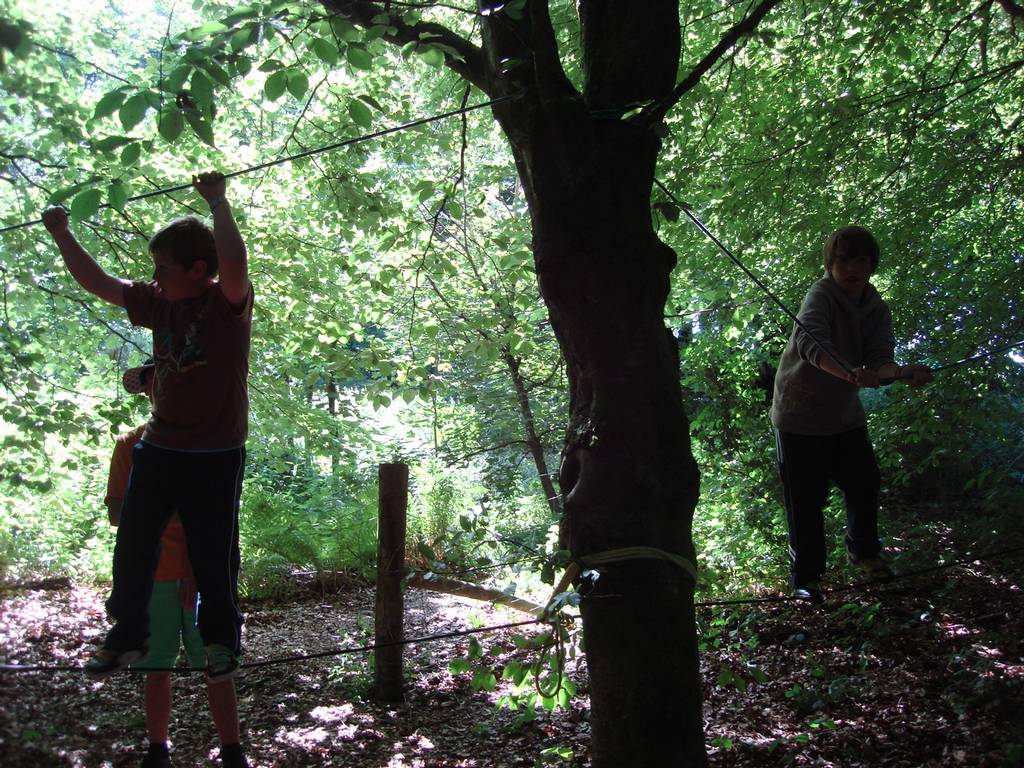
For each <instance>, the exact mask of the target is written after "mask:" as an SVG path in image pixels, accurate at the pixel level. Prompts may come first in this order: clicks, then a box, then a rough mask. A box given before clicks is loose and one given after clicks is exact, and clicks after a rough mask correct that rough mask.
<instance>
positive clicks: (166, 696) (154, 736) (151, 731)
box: [143, 672, 171, 744]
mask: <svg viewBox="0 0 1024 768" xmlns="http://www.w3.org/2000/svg"><path fill="white" fill-rule="evenodd" d="M143 698H144V700H145V704H146V734H147V735H148V736H149V742H150V743H151V744H166V743H167V731H168V729H169V727H170V722H171V674H170V673H169V672H152V673H150V674H148V675H146V685H145V692H144V694H143Z"/></svg>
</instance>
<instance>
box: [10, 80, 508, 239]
mask: <svg viewBox="0 0 1024 768" xmlns="http://www.w3.org/2000/svg"><path fill="white" fill-rule="evenodd" d="M518 97H519V94H512V95H509V96H499V97H498V98H496V99H491V100H490V101H483V102H480V103H479V104H470V105H469V106H466V107H460V108H458V109H453V110H450V111H448V112H443V113H441V114H438V115H432V116H431V117H421V118H419V119H417V120H412V121H411V122H408V123H402V124H401V125H394V126H391V127H390V128H384V129H382V130H379V131H374V132H373V133H367V134H364V135H362V136H356V137H354V138H351V139H344V140H343V141H338V142H335V143H334V144H327V145H325V146H322V147H315V148H313V149H307V150H306V151H304V152H299V153H297V154H294V155H288V156H287V157H280V158H278V159H277V160H270V161H268V162H265V163H260V164H259V165H254V166H252V167H249V168H241V169H239V170H237V171H231V172H230V173H225V174H224V178H225V179H231V178H234V177H235V176H242V175H245V174H247V173H255V172H256V171H262V170H264V169H265V168H272V167H274V166H276V165H283V164H284V163H291V162H294V161H295V160H301V159H303V158H306V157H312V156H313V155H319V154H322V153H324V152H332V151H334V150H336V149H340V148H342V147H347V146H351V145H352V144H361V143H362V142H365V141H371V140H373V139H379V138H380V137H381V136H387V135H388V134H392V133H399V132H401V131H406V130H409V129H410V128H417V127H419V126H421V125H427V124H428V123H435V122H437V121H439V120H446V119H447V118H449V117H456V116H458V115H464V114H466V113H467V112H473V111H475V110H478V109H484V108H485V107H491V106H494V105H495V104H501V103H503V102H506V101H511V100H512V99H516V98H518ZM191 188H192V183H191V182H189V183H186V184H177V185H175V186H171V187H164V188H161V189H154V190H151V191H149V192H143V193H142V194H139V195H133V196H132V197H129V198H128V199H127V200H126V201H125V202H126V203H134V202H136V201H138V200H146V199H147V198H150V197H157V196H158V195H168V194H171V193H172V192H181V191H183V190H186V189H191ZM111 207H112V206H111V205H110V203H104V204H103V205H101V206H100V207H99V210H103V209H104V208H111ZM42 223H43V220H42V219H33V220H32V221H25V222H22V223H21V224H13V225H11V226H9V227H2V228H0V235H2V234H4V233H6V232H13V231H14V230H17V229H24V228H25V227H31V226H35V225H36V224H42Z"/></svg>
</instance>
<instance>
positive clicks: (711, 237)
mask: <svg viewBox="0 0 1024 768" xmlns="http://www.w3.org/2000/svg"><path fill="white" fill-rule="evenodd" d="M654 183H655V184H657V185H658V188H659V189H660V190H661V191H662V192H664V193H665V194H666V195H668V197H669V199H670V200H671V201H672V202H673V203H675V204H676V205H677V206H678V207H679V208H680V210H682V212H683V213H685V214H686V216H687V217H688V218H689V219H690V221H692V222H693V223H694V226H696V227H697V229H699V230H700V231H701V232H703V233H704V235H705V236H706V237H707V238H708V239H709V240H710V241H711V242H713V243H714V244H715V245H717V246H718V248H719V250H721V251H722V253H724V254H725V255H726V256H728V257H729V259H730V260H731V261H732V263H733V264H735V265H736V266H737V267H739V268H740V269H741V270H743V273H744V274H745V275H746V276H747V277H749V278H750V279H751V280H753V281H754V284H755V285H757V287H758V288H760V289H761V290H762V291H763V292H764V293H765V295H766V296H767V297H768V298H769V299H771V300H772V301H774V302H775V304H776V305H777V306H778V307H779V309H781V310H782V311H783V312H785V313H786V315H788V316H789V317H790V318H791V319H792V320H793V322H794V323H796V325H797V327H799V328H800V330H801V331H803V332H804V333H806V334H807V335H808V336H809V337H810V338H811V340H812V341H813V342H814V343H815V344H817V345H818V346H819V347H820V348H821V351H822V352H824V353H825V354H826V355H828V356H829V357H831V358H832V360H833V361H834V362H835V363H836V364H837V365H838V366H839V367H840V368H842V369H843V370H844V371H846V372H847V373H848V374H850V375H851V376H853V375H854V371H853V369H852V368H850V366H848V365H847V364H846V363H845V362H844V361H843V360H841V359H840V358H839V356H838V355H836V354H835V353H834V352H832V351H831V350H830V349H829V348H828V347H826V346H825V345H824V344H822V343H821V342H820V341H818V338H817V337H816V336H815V335H814V334H813V333H812V332H811V331H810V330H809V329H808V328H807V326H806V325H804V324H803V323H802V322H801V321H800V318H799V317H797V316H796V315H795V314H794V313H793V311H792V310H790V308H789V307H787V306H786V305H785V304H783V303H782V299H780V298H779V297H778V296H776V295H775V294H774V293H772V290H771V288H769V287H768V286H767V285H765V284H764V283H763V282H762V281H761V280H760V279H759V278H758V277H757V275H755V274H754V273H753V272H751V271H750V270H749V269H747V267H746V265H745V264H744V263H743V262H742V261H740V260H739V259H738V258H737V257H736V255H735V254H733V252H732V251H730V250H729V249H728V248H726V247H725V245H724V244H723V243H722V241H721V240H719V239H718V238H717V237H715V235H714V234H713V233H712V232H711V230H710V229H708V228H707V227H706V226H705V225H704V222H703V221H701V220H700V219H699V218H697V216H696V215H695V214H694V213H693V211H691V210H690V206H689V205H687V204H686V203H684V202H683V201H681V200H680V199H679V198H677V197H676V196H675V195H673V194H672V193H671V192H669V190H668V188H667V187H666V186H665V185H664V184H662V183H661V182H660V181H659V180H658V179H655V180H654Z"/></svg>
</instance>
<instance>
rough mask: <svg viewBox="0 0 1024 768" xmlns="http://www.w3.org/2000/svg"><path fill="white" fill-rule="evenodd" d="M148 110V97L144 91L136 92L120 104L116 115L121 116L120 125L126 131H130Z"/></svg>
mask: <svg viewBox="0 0 1024 768" xmlns="http://www.w3.org/2000/svg"><path fill="white" fill-rule="evenodd" d="M147 111H149V97H148V96H147V94H146V93H137V94H135V95H134V96H132V97H131V98H130V99H128V101H126V102H125V103H124V104H122V105H121V108H120V109H119V110H118V111H117V116H118V117H119V118H121V125H122V127H123V128H124V129H125V130H126V131H130V130H131V129H132V128H134V127H135V126H136V125H138V124H139V123H141V122H142V120H143V118H144V117H145V116H146V112H147Z"/></svg>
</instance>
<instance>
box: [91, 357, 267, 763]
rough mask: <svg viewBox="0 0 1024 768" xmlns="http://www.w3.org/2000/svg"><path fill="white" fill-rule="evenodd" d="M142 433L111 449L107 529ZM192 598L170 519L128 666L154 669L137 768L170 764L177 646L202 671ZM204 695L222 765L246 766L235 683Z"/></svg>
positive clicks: (179, 538) (141, 374)
mask: <svg viewBox="0 0 1024 768" xmlns="http://www.w3.org/2000/svg"><path fill="white" fill-rule="evenodd" d="M152 374H153V366H152V365H144V366H142V367H141V368H133V369H131V370H129V371H128V372H127V373H126V374H125V377H124V384H125V388H126V389H127V390H128V391H129V392H132V393H140V392H145V393H146V394H149V391H150V388H151V386H152ZM145 428H146V425H145V424H143V425H142V426H140V427H138V428H136V429H133V430H132V431H131V432H127V433H125V434H123V435H121V436H120V437H119V438H118V439H117V442H116V444H115V446H114V455H113V457H112V458H111V462H110V474H109V476H108V478H107V495H106V498H105V499H104V503H105V504H106V505H107V513H108V515H109V517H110V524H111V525H117V524H118V523H119V522H120V517H121V502H122V499H123V497H124V491H125V488H126V486H127V484H128V477H129V474H130V472H131V467H132V451H133V449H134V447H135V445H136V444H137V443H138V442H139V440H140V439H141V438H142V433H143V431H144V430H145ZM196 599H197V594H196V586H195V577H194V576H193V575H192V568H191V565H190V564H189V559H188V546H187V544H186V542H185V531H184V529H183V527H182V525H181V521H180V520H179V519H178V517H177V515H175V516H174V517H173V518H171V521H170V522H169V523H168V524H167V528H166V529H164V533H163V536H162V537H161V539H160V559H159V562H158V564H157V570H156V576H155V577H154V583H153V594H152V597H151V598H150V602H149V632H150V634H149V653H148V655H147V656H146V658H145V659H144V660H143V661H142V662H137V663H135V664H134V665H132V669H135V670H140V671H145V670H153V671H152V672H149V673H148V674H147V675H146V682H145V692H144V701H145V708H146V733H147V736H148V738H149V749H148V751H147V752H146V756H145V757H144V758H143V761H142V768H167V766H171V765H172V763H171V758H170V750H169V747H168V743H167V737H168V730H169V726H170V719H171V673H170V672H168V671H166V670H167V669H169V668H171V667H174V666H175V664H176V663H177V661H178V654H179V651H180V650H181V646H182V644H184V646H185V654H186V656H187V657H188V663H189V665H190V666H193V667H205V666H206V652H205V650H204V648H203V639H202V637H201V636H200V634H199V629H198V628H197V627H196ZM206 690H207V698H208V700H209V703H210V714H211V715H212V716H213V722H214V724H215V725H216V727H217V734H218V736H219V737H220V742H221V750H220V754H221V763H222V765H224V766H229V767H231V768H238V767H239V766H246V765H247V762H246V760H245V756H244V754H243V752H242V748H241V745H240V743H239V726H238V701H237V697H236V694H235V682H234V680H233V679H231V678H221V679H217V680H208V681H207V688H206Z"/></svg>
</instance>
